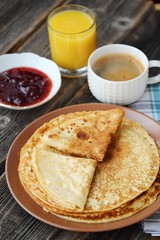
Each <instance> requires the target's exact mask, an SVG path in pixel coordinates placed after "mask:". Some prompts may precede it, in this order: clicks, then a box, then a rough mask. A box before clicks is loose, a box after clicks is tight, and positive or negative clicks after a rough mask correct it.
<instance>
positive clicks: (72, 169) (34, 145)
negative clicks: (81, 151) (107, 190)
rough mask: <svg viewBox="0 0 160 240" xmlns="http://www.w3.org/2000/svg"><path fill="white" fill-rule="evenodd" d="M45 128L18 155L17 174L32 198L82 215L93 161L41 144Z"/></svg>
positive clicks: (94, 163)
mask: <svg viewBox="0 0 160 240" xmlns="http://www.w3.org/2000/svg"><path fill="white" fill-rule="evenodd" d="M44 130H45V125H44V126H42V127H41V128H39V129H38V130H37V131H36V132H35V133H34V134H33V136H32V137H31V138H30V139H29V140H28V142H27V143H26V144H25V146H24V147H23V148H22V150H21V153H20V162H19V166H18V173H19V177H20V180H21V183H22V185H23V186H24V188H25V189H26V191H27V192H28V194H29V195H30V196H31V197H32V196H33V198H34V197H35V198H38V199H40V200H41V201H42V202H43V203H44V204H46V203H47V204H49V205H50V206H52V207H53V208H57V209H62V210H69V211H82V210H83V208H84V205H85V203H86V199H87V196H88V192H89V189H90V185H91V181H92V178H93V174H94V171H95V167H96V161H95V160H92V159H83V158H78V157H72V156H63V155H62V154H61V153H60V152H55V151H52V150H51V149H50V148H48V147H47V146H45V145H44V144H43V142H42V141H41V136H42V132H44Z"/></svg>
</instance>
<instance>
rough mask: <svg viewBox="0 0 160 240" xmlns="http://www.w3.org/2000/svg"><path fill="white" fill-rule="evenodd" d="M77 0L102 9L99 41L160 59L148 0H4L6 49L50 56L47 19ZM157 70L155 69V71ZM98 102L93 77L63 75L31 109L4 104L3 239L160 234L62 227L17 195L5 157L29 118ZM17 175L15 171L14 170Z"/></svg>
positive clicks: (158, 20) (1, 28) (139, 239)
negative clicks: (46, 97) (90, 82)
mask: <svg viewBox="0 0 160 240" xmlns="http://www.w3.org/2000/svg"><path fill="white" fill-rule="evenodd" d="M68 3H76V4H81V5H85V6H86V7H89V8H91V9H93V10H94V11H95V12H96V18H97V47H99V46H102V45H105V44H108V43H126V44H130V45H133V46H136V47H138V48H140V49H141V50H143V51H144V52H145V53H146V54H147V56H148V58H149V59H154V58H155V59H160V28H159V26H160V12H159V11H158V10H157V11H156V10H155V8H154V5H153V3H152V2H151V1H143V0H137V1H136V0H132V1H130V0H119V1H114V0H108V1H105V0H95V1H91V0H89V1H82V0H76V1H65V0H59V1H58V0H55V1H54V0H45V1H39V0H28V1H25V0H21V1H20V0H12V1H9V0H5V1H0V53H1V54H5V53H15V52H34V53H37V54H39V55H41V56H44V57H47V58H50V50H49V43H48V36H47V27H46V19H47V15H48V13H49V12H50V11H51V10H52V9H54V8H56V7H58V6H60V5H62V4H68ZM153 74H154V72H153ZM91 102H98V101H97V100H96V99H95V98H94V97H93V96H92V94H91V93H90V91H89V88H88V85H87V78H79V79H66V78H63V79H62V87H61V89H60V91H59V92H58V94H57V95H56V96H55V97H54V98H53V99H52V100H50V101H49V102H48V103H46V104H45V105H43V106H41V107H38V108H35V109H32V110H26V111H16V110H9V109H5V108H2V107H1V108H0V174H1V181H0V186H1V188H0V196H1V203H0V204H1V207H0V225H1V229H0V239H3V240H11V239H14V240H18V239H20V240H22V239H28V240H30V239H32V240H33V239H38V240H40V239H56V240H59V239H61V240H62V239H65V240H76V239H77V240H95V239H100V240H102V239H114V240H116V239H117V240H120V239H123V240H125V239H136V240H143V239H145V240H146V239H158V238H154V237H151V236H150V235H148V234H145V233H143V230H142V228H141V225H140V223H137V224H134V225H131V226H129V227H125V228H122V229H119V230H114V231H108V232H100V233H82V232H72V231H67V230H62V229H59V228H56V227H53V226H50V225H47V224H45V223H42V222H41V221H39V220H37V219H35V218H34V217H32V216H31V215H30V214H28V213H27V212H26V211H25V210H23V209H22V208H21V207H20V206H19V205H18V203H17V202H16V201H15V200H14V198H13V197H12V195H11V193H10V191H9V189H8V186H7V183H6V177H5V158H6V155H7V152H8V150H9V148H10V145H11V143H12V142H13V140H14V139H15V137H16V136H17V135H18V134H19V133H20V132H21V130H23V129H24V128H25V127H26V126H27V125H28V124H29V123H31V122H32V121H33V120H35V119H37V118H38V117H40V116H42V115H44V114H45V113H48V112H50V111H54V110H55V109H58V108H61V107H64V106H67V105H73V104H79V103H91ZM13 177H14V176H13Z"/></svg>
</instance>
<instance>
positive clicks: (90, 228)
mask: <svg viewBox="0 0 160 240" xmlns="http://www.w3.org/2000/svg"><path fill="white" fill-rule="evenodd" d="M88 107H89V108H90V107H91V108H93V109H94V108H95V109H94V110H98V109H99V108H100V110H105V109H106V110H108V109H113V108H121V109H124V110H125V113H127V114H128V112H132V113H135V114H136V115H137V114H138V115H139V116H141V117H142V119H143V118H146V119H148V120H149V121H151V122H153V123H155V124H156V125H157V126H158V127H159V128H160V124H159V123H158V122H157V121H156V120H154V119H152V118H151V117H149V116H147V115H145V114H144V113H141V112H138V111H136V110H134V109H132V108H128V107H124V106H120V105H115V104H103V103H84V104H76V105H70V106H65V107H62V108H59V109H56V110H54V111H51V112H49V113H46V114H44V115H42V116H40V117H39V118H37V119H35V120H34V121H32V122H31V123H30V124H29V125H28V126H27V127H25V128H24V129H23V130H22V131H21V132H20V133H19V134H18V135H17V137H16V138H15V140H14V141H13V143H12V144H11V146H10V148H9V151H8V153H7V157H6V164H5V173H6V181H7V185H8V188H9V190H10V192H11V194H12V196H13V198H14V199H15V200H16V202H17V203H18V204H19V205H20V206H21V207H22V208H23V209H24V210H25V211H26V212H28V213H29V214H30V215H31V216H33V217H35V218H36V219H38V220H40V221H42V222H44V223H47V224H49V225H51V226H55V227H58V228H62V229H65V230H71V231H80V232H100V231H109V230H116V229H119V228H123V227H127V226H130V225H132V224H135V223H137V222H139V221H141V220H143V219H144V218H146V217H148V216H150V215H151V214H153V213H154V212H156V211H157V210H160V209H159V206H158V203H160V195H159V196H158V197H157V199H156V201H155V202H154V203H153V204H151V205H150V206H148V207H147V208H145V209H143V210H141V211H139V212H138V213H136V214H134V215H132V216H130V217H127V218H124V219H120V220H116V221H112V222H109V223H89V224H88V223H81V222H74V221H70V220H64V219H62V218H60V217H57V216H55V215H51V214H50V213H46V212H45V211H44V210H42V207H41V206H39V205H38V204H37V203H35V202H34V200H33V199H32V198H31V197H30V196H29V195H28V194H27V193H26V194H27V195H28V198H29V201H31V203H32V204H33V205H37V207H38V208H39V209H40V210H41V211H42V214H43V212H45V215H48V214H49V215H50V216H52V217H53V221H51V220H47V217H46V218H44V217H43V216H41V214H40V213H39V214H35V213H34V212H33V211H31V210H30V209H28V208H27V207H26V206H25V205H24V203H22V201H21V200H20V199H19V196H17V193H15V191H14V190H13V186H12V184H11V181H10V176H9V164H10V161H11V160H10V159H12V158H10V155H11V154H12V151H13V148H14V146H15V144H16V142H17V141H18V139H19V138H21V137H23V135H24V134H25V133H27V131H28V129H31V132H30V133H29V135H30V136H31V135H32V134H33V132H34V131H35V130H36V129H37V127H36V128H35V124H36V123H38V124H39V126H41V125H43V124H44V123H45V122H47V121H49V120H50V119H51V118H55V117H57V116H59V115H60V114H67V113H70V112H74V111H72V110H74V109H77V111H78V109H81V108H82V109H83V108H84V109H83V110H80V111H86V110H85V108H88ZM93 109H92V110H93ZM87 111H90V110H87ZM63 112H65V113H63ZM52 115H53V117H52ZM54 115H56V116H54ZM45 119H47V121H45ZM131 119H132V118H131ZM41 122H42V123H41ZM39 126H38V127H39ZM25 139H26V141H27V140H28V139H29V138H26V137H25ZM158 145H160V144H158ZM20 149H21V147H19V150H20ZM17 154H18V153H17ZM17 167H18V161H17ZM17 176H18V170H17ZM18 179H19V177H18ZM19 185H20V187H21V188H22V189H23V186H22V184H21V182H20V180H19ZM23 191H25V190H24V189H23ZM148 209H149V212H148V213H147V210H148ZM41 211H40V212H41ZM139 215H140V216H139Z"/></svg>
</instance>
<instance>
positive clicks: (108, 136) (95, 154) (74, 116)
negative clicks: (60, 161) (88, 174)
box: [43, 109, 124, 161]
mask: <svg viewBox="0 0 160 240" xmlns="http://www.w3.org/2000/svg"><path fill="white" fill-rule="evenodd" d="M123 117H124V111H123V110H121V109H112V110H107V111H90V112H74V113H70V114H67V115H61V116H59V117H57V118H55V119H53V120H52V121H51V122H50V124H49V125H48V127H47V130H46V132H45V134H44V136H43V141H44V143H45V144H46V145H48V146H51V147H53V148H55V149H57V150H59V151H61V152H63V153H64V154H70V155H72V156H79V157H84V158H92V159H95V160H97V161H102V160H103V157H104V155H105V152H106V150H107V148H108V146H109V144H110V143H111V141H112V139H113V137H114V135H115V133H116V131H117V130H118V128H119V126H120V124H121V122H122V119H123Z"/></svg>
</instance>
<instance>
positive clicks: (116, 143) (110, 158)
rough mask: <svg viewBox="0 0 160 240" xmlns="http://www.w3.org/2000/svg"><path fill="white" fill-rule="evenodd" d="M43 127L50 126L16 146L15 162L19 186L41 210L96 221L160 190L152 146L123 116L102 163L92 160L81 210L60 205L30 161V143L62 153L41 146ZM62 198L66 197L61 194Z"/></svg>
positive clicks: (126, 212) (137, 205) (122, 213)
mask: <svg viewBox="0 0 160 240" xmlns="http://www.w3.org/2000/svg"><path fill="white" fill-rule="evenodd" d="M48 126H49V128H50V123H46V124H44V125H43V126H42V127H41V128H39V129H38V130H37V131H36V132H35V133H34V134H33V136H32V137H31V139H29V141H28V142H27V144H26V145H25V146H24V147H23V148H22V151H21V157H20V164H19V176H20V179H21V182H22V184H23V186H24V188H25V189H26V191H27V192H28V194H29V195H30V196H31V197H32V198H33V199H34V201H35V202H37V203H38V204H39V205H40V206H42V207H43V209H44V210H45V211H47V212H50V213H53V214H60V215H61V217H63V218H67V219H70V220H74V221H82V222H88V223H89V222H95V223H97V222H107V221H113V220H117V219H121V218H124V217H127V216H130V215H132V214H134V213H135V212H138V211H140V210H141V209H143V208H144V207H145V206H148V205H150V204H152V202H154V201H155V199H156V196H157V195H158V193H159V192H160V187H159V186H160V183H159V176H158V177H157V173H158V170H159V164H160V163H159V154H158V150H157V146H156V144H155V142H154V140H153V139H152V138H151V137H150V136H149V135H148V133H147V132H146V130H145V129H144V128H143V127H141V126H140V125H139V124H138V123H135V122H133V121H131V120H129V119H126V118H125V119H124V120H123V122H122V124H121V126H120V128H119V130H118V132H117V133H116V135H115V137H114V139H113V141H112V143H111V145H110V146H109V148H108V151H107V153H106V156H105V158H104V160H103V162H98V163H97V167H96V170H95V173H94V176H93V179H92V182H91V186H90V187H88V188H90V189H89V195H88V197H87V199H86V204H85V206H84V209H83V211H81V209H80V205H79V204H77V203H76V207H75V205H74V207H73V208H75V209H73V208H72V207H71V206H68V203H67V204H66V205H67V207H66V206H64V202H62V201H59V200H58V199H59V198H58V199H57V198H55V197H52V194H50V190H49V188H47V189H46V188H45V186H44V184H42V183H41V178H39V175H38V174H37V170H36V169H35V166H34V164H35V160H34V156H33V155H34V149H35V148H36V149H43V151H44V150H45V151H50V152H52V153H54V154H55V153H57V154H59V155H60V156H61V155H62V153H61V152H55V149H53V148H52V147H49V146H46V145H44V142H43V139H44V138H43V136H44V134H45V133H46V131H48ZM44 146H45V147H44ZM63 156H64V155H63ZM66 157H67V155H66ZM73 158H74V157H73ZM85 160H87V159H84V162H85ZM155 179H156V180H155ZM157 179H158V180H157ZM88 186H89V185H88ZM146 193H147V195H146ZM60 194H62V193H60ZM54 196H55V195H54ZM141 196H145V197H141ZM62 199H63V201H65V202H66V199H65V194H64V196H63V198H62ZM137 199H138V201H137ZM133 203H134V205H131V204H133Z"/></svg>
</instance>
